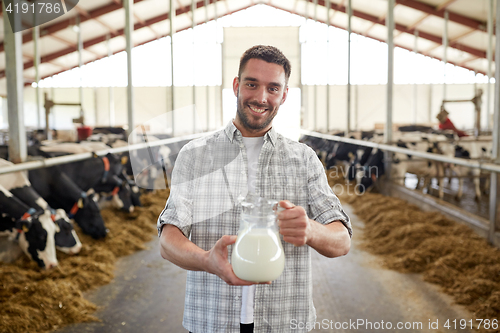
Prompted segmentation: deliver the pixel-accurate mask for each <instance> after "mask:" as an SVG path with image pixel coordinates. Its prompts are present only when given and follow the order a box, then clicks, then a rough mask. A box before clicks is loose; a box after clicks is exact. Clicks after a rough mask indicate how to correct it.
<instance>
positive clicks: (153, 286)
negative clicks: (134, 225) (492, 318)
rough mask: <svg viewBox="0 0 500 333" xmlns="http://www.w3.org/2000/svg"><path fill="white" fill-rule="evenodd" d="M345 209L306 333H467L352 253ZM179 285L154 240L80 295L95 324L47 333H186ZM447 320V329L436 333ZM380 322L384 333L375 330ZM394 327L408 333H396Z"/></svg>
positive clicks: (393, 276) (319, 268) (452, 309)
mask: <svg viewBox="0 0 500 333" xmlns="http://www.w3.org/2000/svg"><path fill="white" fill-rule="evenodd" d="M344 208H345V209H346V212H347V213H348V214H349V215H350V216H351V218H352V222H353V226H354V238H353V242H352V247H351V251H350V252H349V254H348V255H347V256H345V257H342V258H336V259H327V258H324V257H322V256H320V255H318V254H317V253H316V252H314V254H313V278H314V302H315V306H316V310H317V324H316V328H315V329H314V330H313V331H312V332H375V331H378V332H461V333H466V332H471V331H469V330H460V329H459V327H457V329H453V320H454V319H457V322H459V321H460V319H466V320H469V319H471V318H472V315H471V314H470V313H468V312H467V311H465V310H464V309H463V308H462V307H460V306H457V305H454V304H453V301H452V300H451V298H450V297H449V296H447V295H445V294H443V293H441V292H440V291H439V289H438V288H437V287H436V286H434V285H431V284H428V283H426V282H424V281H422V279H421V277H420V276H419V275H416V274H401V273H397V272H394V271H390V270H387V269H384V268H381V265H380V258H378V257H375V256H372V255H370V254H368V253H366V252H363V251H361V250H359V243H360V240H359V236H360V235H361V234H362V232H363V223H362V222H361V221H359V220H358V219H357V218H356V216H355V215H353V214H352V210H351V208H350V207H349V206H347V205H344ZM185 278H186V274H185V272H184V271H183V270H182V269H180V268H178V267H176V266H174V265H172V264H171V263H169V262H167V261H165V260H163V259H162V258H161V257H160V255H159V250H158V241H157V240H153V241H152V242H151V243H149V249H148V250H146V251H140V252H138V253H135V254H134V255H131V256H128V257H125V258H122V259H121V260H119V262H118V263H117V269H116V277H115V279H114V281H113V282H112V283H110V284H108V285H106V286H103V287H100V288H98V289H95V290H92V291H90V292H88V293H86V294H85V296H86V298H87V299H89V300H91V301H92V302H94V303H95V304H97V305H98V306H99V310H98V311H97V312H96V313H95V316H97V317H98V318H100V319H101V322H95V323H81V324H75V325H70V326H67V327H64V328H61V329H59V330H56V331H54V333H82V332H95V333H114V332H120V333H121V332H123V333H149V332H155V333H156V332H163V333H179V332H186V330H185V329H184V328H183V327H182V312H183V307H184V288H185ZM361 320H363V321H364V322H361ZM436 320H437V321H438V323H437V324H438V329H430V328H429V322H431V323H435V322H436ZM447 320H450V323H451V325H452V328H451V329H447V328H444V327H443V325H444V324H445V322H446V321H447ZM382 321H383V325H384V326H379V325H382ZM367 322H370V323H371V325H372V326H371V327H370V324H368V323H367ZM389 322H390V323H391V324H392V328H391V329H389V328H388V326H387V325H388V323H389ZM352 323H359V325H358V326H351V324H352ZM398 323H402V324H403V325H405V324H406V325H407V329H405V328H402V329H397V328H396V325H397V324H398ZM419 323H421V326H420V327H418V326H415V325H418V324H419ZM336 325H337V326H336ZM342 326H343V327H344V328H341V327H342ZM336 327H337V328H336ZM339 327H340V328H339ZM377 328H378V329H377ZM290 331H291V332H293V330H290Z"/></svg>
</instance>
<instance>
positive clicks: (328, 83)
mask: <svg viewBox="0 0 500 333" xmlns="http://www.w3.org/2000/svg"><path fill="white" fill-rule="evenodd" d="M329 51H330V0H326V133H328V132H329V131H330V82H328V79H329V77H328V70H329V68H328V67H329V66H328V64H329V63H330V61H329V60H330V56H329Z"/></svg>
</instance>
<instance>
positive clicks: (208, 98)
mask: <svg viewBox="0 0 500 333" xmlns="http://www.w3.org/2000/svg"><path fill="white" fill-rule="evenodd" d="M209 3H210V1H209V0H205V24H206V26H208V5H209ZM206 94H207V104H206V105H207V114H206V119H207V127H206V130H207V131H208V130H209V129H210V86H209V85H208V84H207V87H206Z"/></svg>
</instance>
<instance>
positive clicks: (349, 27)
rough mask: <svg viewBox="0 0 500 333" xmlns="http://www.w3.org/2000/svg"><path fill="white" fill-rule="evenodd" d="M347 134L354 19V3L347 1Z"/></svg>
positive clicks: (348, 130)
mask: <svg viewBox="0 0 500 333" xmlns="http://www.w3.org/2000/svg"><path fill="white" fill-rule="evenodd" d="M347 6H348V8H347V15H348V18H347V124H346V125H347V126H346V134H345V135H346V137H347V133H349V132H350V131H351V32H352V30H351V19H352V2H351V0H348V1H347Z"/></svg>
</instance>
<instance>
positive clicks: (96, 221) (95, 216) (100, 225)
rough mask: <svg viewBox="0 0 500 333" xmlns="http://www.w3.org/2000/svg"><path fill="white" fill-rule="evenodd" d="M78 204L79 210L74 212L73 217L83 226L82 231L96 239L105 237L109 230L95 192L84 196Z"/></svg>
mask: <svg viewBox="0 0 500 333" xmlns="http://www.w3.org/2000/svg"><path fill="white" fill-rule="evenodd" d="M76 205H77V206H78V210H76V212H75V213H74V216H73V218H74V219H75V221H76V223H78V225H79V226H80V228H82V231H83V232H84V233H86V234H87V235H90V236H92V238H94V239H100V238H103V237H105V236H106V234H107V232H108V231H107V229H106V227H105V226H104V220H103V219H102V216H101V212H100V211H99V207H97V204H96V203H95V201H94V194H90V195H88V196H84V197H83V196H82V198H80V199H79V200H78V202H77V203H76Z"/></svg>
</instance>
